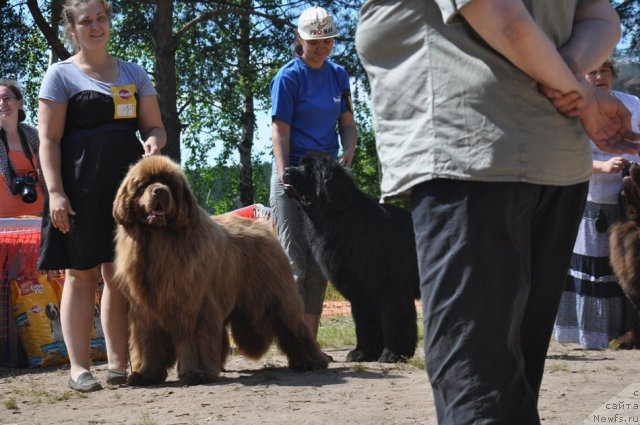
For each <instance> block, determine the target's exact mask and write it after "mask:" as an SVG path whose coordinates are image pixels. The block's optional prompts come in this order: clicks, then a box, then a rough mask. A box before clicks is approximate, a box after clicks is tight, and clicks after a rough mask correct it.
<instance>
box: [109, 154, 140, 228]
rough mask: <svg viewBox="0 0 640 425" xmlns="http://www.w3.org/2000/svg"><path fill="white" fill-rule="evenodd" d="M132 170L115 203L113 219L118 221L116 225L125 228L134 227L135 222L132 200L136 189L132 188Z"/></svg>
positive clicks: (123, 183) (121, 184)
mask: <svg viewBox="0 0 640 425" xmlns="http://www.w3.org/2000/svg"><path fill="white" fill-rule="evenodd" d="M131 168H133V166H131ZM131 168H129V172H128V173H127V175H126V177H125V178H124V180H123V181H122V183H120V187H119V188H118V193H117V194H116V199H115V201H113V218H115V219H116V223H118V224H121V225H123V226H128V225H132V224H134V221H135V216H134V212H133V208H132V207H133V204H134V200H133V199H132V198H133V196H134V195H135V192H136V189H135V187H132V185H133V182H134V178H133V175H132V172H131Z"/></svg>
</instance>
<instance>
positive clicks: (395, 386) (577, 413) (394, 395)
mask: <svg viewBox="0 0 640 425" xmlns="http://www.w3.org/2000/svg"><path fill="white" fill-rule="evenodd" d="M327 352H328V353H329V354H330V355H331V356H333V358H334V359H335V360H336V361H335V362H334V363H332V364H331V366H330V368H329V369H328V370H326V371H320V372H309V373H302V374H298V373H294V372H291V371H289V370H288V369H287V368H286V360H285V358H284V357H283V356H281V355H279V354H278V353H273V354H272V355H270V356H267V357H265V358H263V359H262V360H261V361H259V362H252V361H248V360H246V359H245V358H243V357H241V356H239V355H234V356H231V357H230V360H229V362H228V363H227V366H226V369H227V370H226V372H224V373H223V374H222V376H221V379H220V381H218V382H216V383H214V384H211V385H200V386H194V387H180V386H177V385H176V384H175V379H176V377H175V374H172V375H170V377H169V380H168V383H167V384H166V385H164V386H162V387H154V388H129V387H121V388H107V389H105V390H103V391H99V392H95V393H91V394H87V395H81V394H78V393H75V392H71V391H68V390H67V388H66V380H67V372H66V370H64V369H47V370H41V371H35V370H20V371H16V370H13V371H9V372H5V377H4V378H0V399H2V405H1V406H0V424H20V425H37V424H42V425H44V424H65V423H68V424H137V425H152V424H172V425H178V424H185V425H195V424H209V423H228V424H297V425H300V424H318V425H320V424H322V425H325V424H331V425H333V424H429V425H431V424H436V419H435V409H434V406H433V401H432V398H431V388H430V386H429V384H428V381H427V376H426V373H425V371H424V370H422V369H419V368H418V367H416V363H417V362H411V364H406V365H392V366H389V365H381V364H377V363H365V364H360V365H357V364H353V363H346V362H344V359H345V356H346V354H347V350H346V349H331V350H327ZM105 369H106V366H105V365H104V364H101V365H98V366H97V367H95V370H96V376H97V377H98V379H104V373H105ZM546 369H547V372H546V375H545V379H544V382H543V385H542V393H541V399H540V412H541V416H542V422H543V424H553V425H556V424H572V425H573V424H583V421H584V418H585V417H587V416H588V415H589V414H590V413H591V412H593V411H594V410H596V409H597V408H598V407H600V406H601V405H603V404H604V403H605V402H606V401H607V400H609V399H611V398H612V397H614V396H615V395H616V394H618V393H620V392H621V391H622V390H623V389H624V388H626V387H628V386H629V385H631V384H637V385H638V389H640V351H609V350H607V351H586V350H582V349H580V348H579V347H577V346H574V345H564V346H563V345H560V344H557V343H552V346H551V350H550V353H549V357H548V360H547V367H546ZM6 375H13V376H6ZM637 402H638V403H640V397H638V400H637ZM612 413H616V412H612ZM632 413H633V414H635V413H634V412H632ZM637 413H638V415H637V417H636V419H635V420H636V421H637V422H633V419H632V420H631V421H630V423H640V412H637Z"/></svg>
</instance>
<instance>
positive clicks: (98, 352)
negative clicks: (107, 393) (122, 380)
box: [89, 278, 107, 360]
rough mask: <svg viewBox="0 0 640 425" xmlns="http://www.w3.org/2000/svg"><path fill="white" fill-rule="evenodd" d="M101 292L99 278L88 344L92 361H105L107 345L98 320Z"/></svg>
mask: <svg viewBox="0 0 640 425" xmlns="http://www.w3.org/2000/svg"><path fill="white" fill-rule="evenodd" d="M102 291H104V281H103V280H102V278H101V279H100V280H99V281H98V287H97V288H96V298H95V305H94V308H93V329H92V330H91V341H90V342H89V355H90V356H91V359H92V360H107V345H106V343H105V341H104V332H103V330H102V321H101V319H100V307H101V304H102Z"/></svg>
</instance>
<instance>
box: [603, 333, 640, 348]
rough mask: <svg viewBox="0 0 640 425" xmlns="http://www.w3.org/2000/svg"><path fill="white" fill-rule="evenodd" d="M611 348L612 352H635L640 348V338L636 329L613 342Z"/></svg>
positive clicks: (610, 344)
mask: <svg viewBox="0 0 640 425" xmlns="http://www.w3.org/2000/svg"><path fill="white" fill-rule="evenodd" d="M609 348H610V349H612V350H634V349H636V348H640V338H638V335H637V332H636V331H635V329H630V330H628V331H627V332H626V333H625V334H624V335H622V336H619V337H618V338H616V339H613V340H611V342H609Z"/></svg>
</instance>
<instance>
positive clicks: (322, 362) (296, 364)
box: [289, 353, 333, 372]
mask: <svg viewBox="0 0 640 425" xmlns="http://www.w3.org/2000/svg"><path fill="white" fill-rule="evenodd" d="M331 360H333V359H332V358H331V357H330V356H327V355H326V354H324V353H320V355H319V356H316V357H315V358H312V359H311V358H310V359H300V360H294V361H290V362H289V367H290V368H291V369H292V370H293V371H295V372H308V371H311V370H320V369H326V368H327V367H328V366H329V362H330V361H331Z"/></svg>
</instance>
